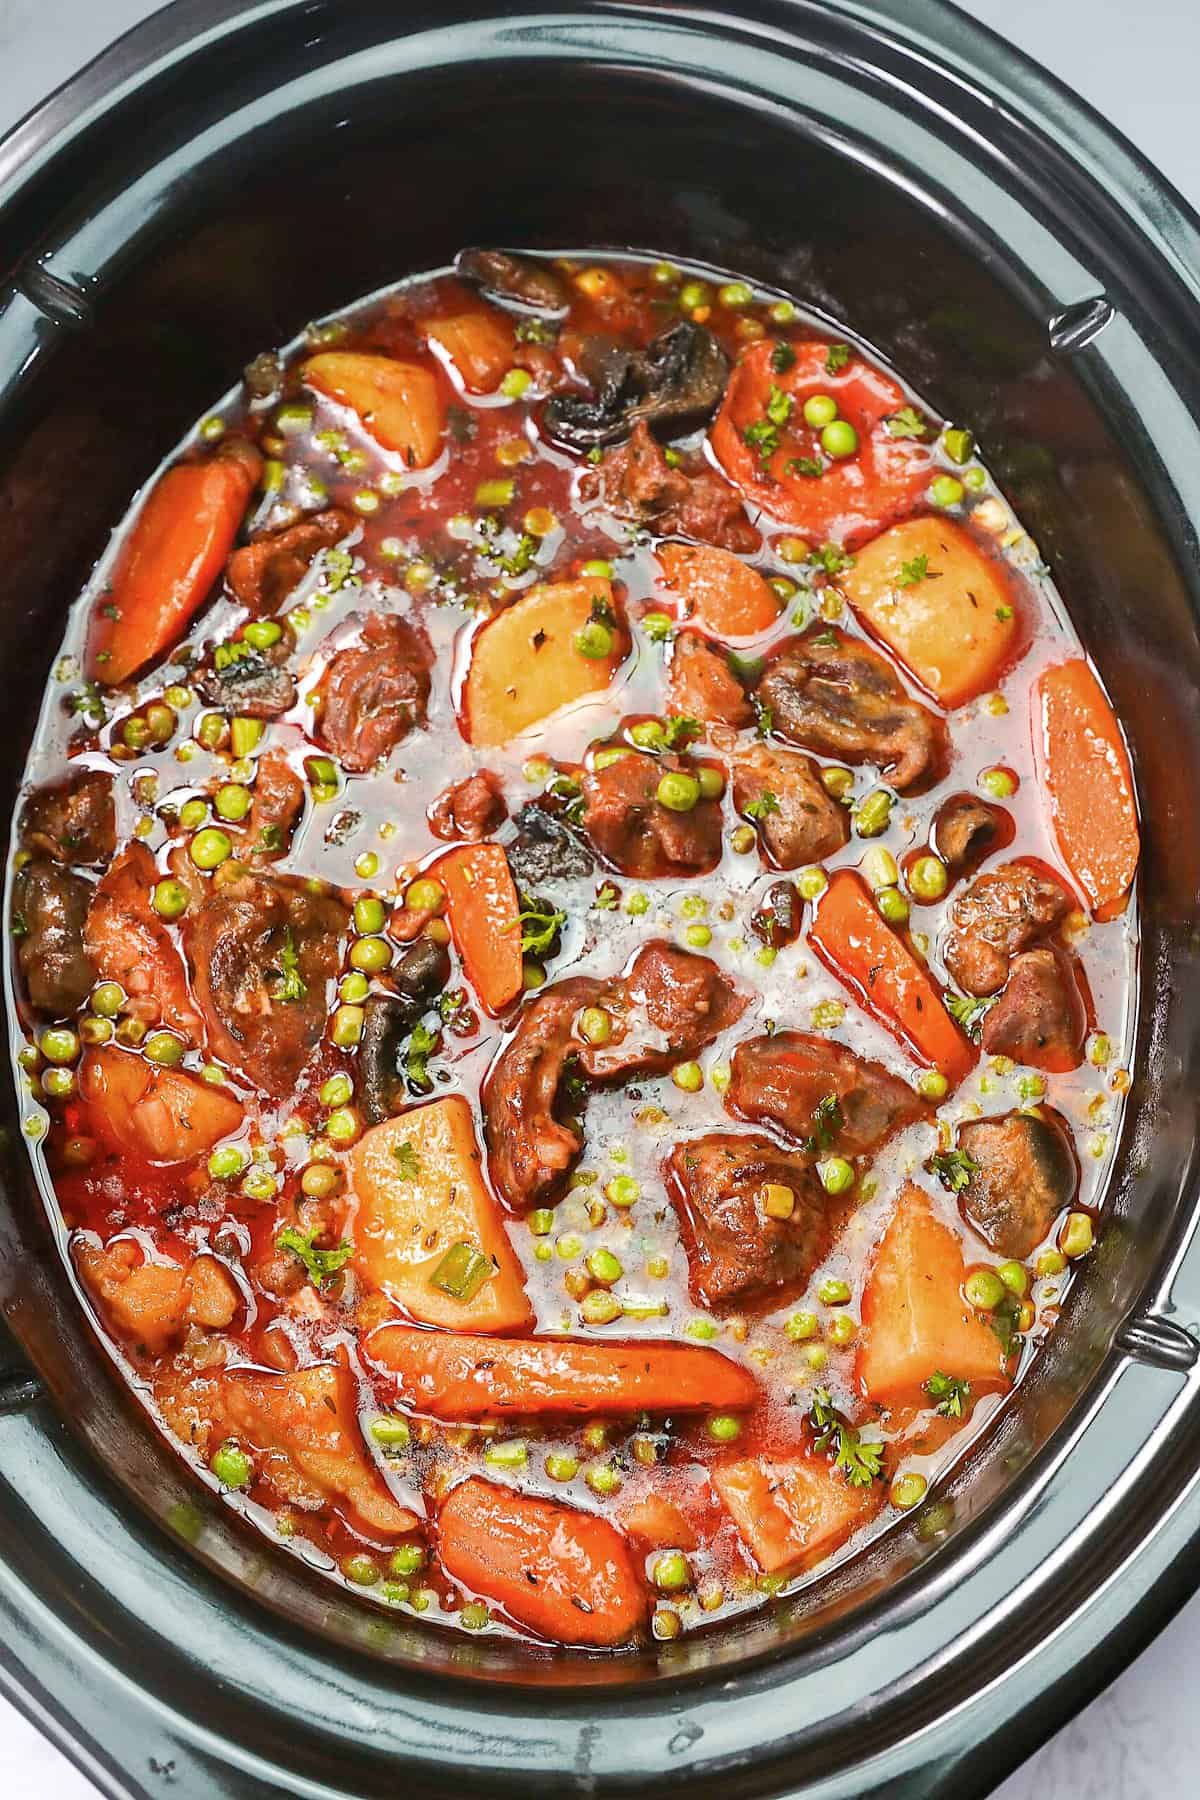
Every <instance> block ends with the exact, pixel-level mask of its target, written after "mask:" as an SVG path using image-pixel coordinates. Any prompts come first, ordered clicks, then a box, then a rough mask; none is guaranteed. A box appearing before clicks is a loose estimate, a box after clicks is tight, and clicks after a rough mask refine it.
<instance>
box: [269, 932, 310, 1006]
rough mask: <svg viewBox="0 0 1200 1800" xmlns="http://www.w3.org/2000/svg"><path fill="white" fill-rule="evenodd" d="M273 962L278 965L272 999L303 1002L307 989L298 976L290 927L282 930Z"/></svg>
mask: <svg viewBox="0 0 1200 1800" xmlns="http://www.w3.org/2000/svg"><path fill="white" fill-rule="evenodd" d="M275 961H276V963H277V964H278V974H277V975H276V978H275V987H274V990H273V994H272V998H273V999H275V1000H284V1001H288V1002H289V1003H290V1002H292V1001H296V1000H303V999H304V997H305V995H306V994H307V993H308V988H307V987H306V986H305V983H304V979H303V977H302V976H301V974H300V957H299V954H298V953H297V950H296V941H295V939H294V938H293V936H292V928H291V926H290V925H288V926H285V928H284V933H283V944H282V946H281V947H280V950H279V954H278V956H277V957H276V958H275Z"/></svg>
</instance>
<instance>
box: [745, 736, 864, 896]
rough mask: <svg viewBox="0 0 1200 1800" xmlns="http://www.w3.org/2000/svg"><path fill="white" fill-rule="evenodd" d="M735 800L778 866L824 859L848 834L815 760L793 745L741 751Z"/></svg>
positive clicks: (758, 746) (840, 808)
mask: <svg viewBox="0 0 1200 1800" xmlns="http://www.w3.org/2000/svg"><path fill="white" fill-rule="evenodd" d="M733 804H734V805H735V806H736V808H737V810H738V811H739V812H740V813H742V814H743V815H745V816H749V817H751V818H754V819H755V820H756V822H757V825H758V837H759V842H760V843H761V844H762V845H763V847H764V849H765V850H766V853H767V857H768V860H769V861H770V862H771V864H772V866H773V867H774V868H776V869H798V868H800V867H801V866H802V865H803V864H805V863H817V862H823V861H824V859H825V858H826V857H827V856H833V855H834V853H835V852H836V851H838V850H840V849H841V848H842V846H843V845H844V844H845V843H846V841H847V840H848V838H849V836H850V820H849V816H848V814H847V812H846V808H845V807H844V806H840V805H839V804H838V802H837V801H836V800H835V799H834V798H833V796H832V794H828V793H826V791H825V789H824V787H823V786H822V785H821V778H820V776H819V775H818V773H817V769H816V765H815V763H813V762H812V761H811V759H810V758H809V757H807V756H801V755H800V754H799V753H798V752H797V751H795V750H769V749H768V748H767V746H766V745H765V744H754V745H752V746H751V748H750V749H748V750H743V751H741V752H740V753H739V754H738V755H737V756H736V757H735V758H734V762H733ZM748 809H753V810H752V811H751V810H748Z"/></svg>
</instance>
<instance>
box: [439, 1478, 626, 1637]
mask: <svg viewBox="0 0 1200 1800" xmlns="http://www.w3.org/2000/svg"><path fill="white" fill-rule="evenodd" d="M438 1542H439V1546H440V1550H441V1559H442V1567H443V1568H444V1569H445V1571H446V1573H447V1575H449V1577H450V1579H451V1580H452V1581H458V1582H461V1583H462V1585H463V1586H464V1587H466V1588H470V1589H471V1590H472V1591H473V1592H475V1593H477V1594H482V1595H483V1596H484V1597H485V1599H488V1600H491V1601H493V1602H494V1603H495V1604H496V1605H497V1606H501V1607H503V1609H504V1611H505V1612H506V1613H507V1614H508V1615H509V1617H510V1618H511V1619H513V1620H514V1621H515V1622H516V1623H517V1624H518V1625H524V1626H525V1628H526V1629H527V1630H528V1631H533V1632H536V1633H537V1635H538V1636H539V1637H543V1638H548V1639H549V1640H550V1642H551V1643H556V1644H590V1645H593V1646H596V1647H598V1648H608V1647H610V1646H611V1645H613V1644H620V1643H624V1641H625V1640H626V1638H629V1637H631V1636H632V1635H633V1633H634V1632H635V1631H636V1630H637V1628H638V1626H639V1625H640V1624H641V1622H642V1620H643V1618H644V1617H645V1612H646V1600H645V1590H644V1588H643V1585H642V1582H641V1580H640V1578H639V1576H638V1572H637V1570H636V1569H635V1567H634V1564H633V1558H632V1557H631V1556H630V1554H629V1550H628V1547H627V1545H626V1543H625V1540H624V1538H623V1537H622V1536H621V1534H620V1532H619V1531H617V1530H616V1529H615V1528H614V1527H613V1526H612V1525H610V1524H609V1523H608V1521H607V1520H606V1519H599V1518H597V1517H596V1516H595V1514H594V1513H585V1512H580V1511H579V1509H578V1508H577V1507H574V1506H563V1505H562V1504H561V1503H560V1502H559V1501H557V1500H539V1499H538V1498H536V1497H535V1496H534V1495H533V1494H518V1493H516V1492H514V1491H513V1490H512V1489H511V1488H502V1487H497V1486H496V1485H495V1483H493V1482H490V1481H484V1480H482V1479H481V1478H480V1477H479V1476H478V1475H472V1476H470V1477H468V1479H467V1480H466V1481H463V1482H460V1483H459V1485H458V1486H457V1487H456V1488H455V1489H454V1490H453V1491H452V1492H451V1494H450V1495H449V1497H448V1498H447V1499H446V1500H445V1501H444V1503H443V1505H442V1510H441V1514H440V1516H439V1519H438Z"/></svg>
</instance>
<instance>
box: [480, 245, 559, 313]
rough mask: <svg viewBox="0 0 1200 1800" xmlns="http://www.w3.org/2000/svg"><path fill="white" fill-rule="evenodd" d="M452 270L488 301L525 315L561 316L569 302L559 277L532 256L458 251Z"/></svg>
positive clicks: (508, 252)
mask: <svg viewBox="0 0 1200 1800" xmlns="http://www.w3.org/2000/svg"><path fill="white" fill-rule="evenodd" d="M454 268H455V272H456V274H458V275H461V277H462V279H463V280H464V281H473V282H475V283H477V285H478V286H479V287H481V288H482V289H483V291H484V293H485V294H487V295H488V296H489V298H491V299H493V300H502V301H504V302H505V303H507V304H508V305H510V306H520V307H523V308H525V309H526V310H527V311H529V312H539V313H564V312H566V310H567V307H568V306H569V305H570V303H571V296H570V294H569V293H568V292H567V284H566V282H565V281H564V280H563V278H562V276H561V275H559V274H558V272H557V271H556V270H554V269H552V268H551V267H550V265H549V263H544V262H540V261H539V260H538V259H537V258H536V257H533V256H516V255H514V254H513V252H512V251H511V250H460V251H459V253H458V255H457V256H456V257H455V259H454Z"/></svg>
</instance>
